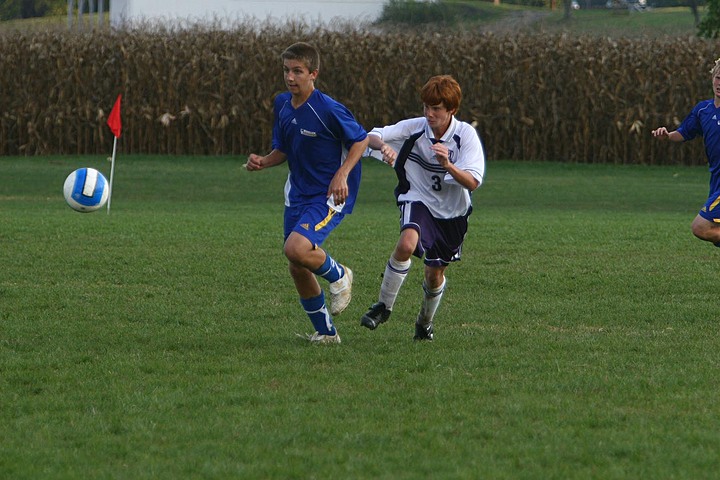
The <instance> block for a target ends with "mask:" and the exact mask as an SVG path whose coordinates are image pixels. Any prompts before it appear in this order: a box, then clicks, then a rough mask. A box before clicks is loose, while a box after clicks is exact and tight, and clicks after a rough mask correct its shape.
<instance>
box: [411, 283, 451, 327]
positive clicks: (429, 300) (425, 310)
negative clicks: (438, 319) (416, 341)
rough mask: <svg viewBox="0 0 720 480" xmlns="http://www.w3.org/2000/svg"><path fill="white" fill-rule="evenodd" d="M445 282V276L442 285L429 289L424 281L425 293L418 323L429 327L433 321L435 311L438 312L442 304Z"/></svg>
mask: <svg viewBox="0 0 720 480" xmlns="http://www.w3.org/2000/svg"><path fill="white" fill-rule="evenodd" d="M445 283H446V281H445V279H444V278H443V283H442V285H440V286H439V287H438V288H435V289H429V288H428V287H427V285H426V284H425V282H423V292H424V294H425V295H424V296H423V302H422V307H420V313H419V314H418V318H417V323H418V324H420V325H422V326H423V327H427V326H428V325H430V324H431V323H432V321H433V318H434V317H435V312H437V309H438V307H439V306H440V300H442V296H443V292H444V291H445Z"/></svg>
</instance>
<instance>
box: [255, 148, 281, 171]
mask: <svg viewBox="0 0 720 480" xmlns="http://www.w3.org/2000/svg"><path fill="white" fill-rule="evenodd" d="M286 159H287V156H286V155H285V154H284V153H283V152H281V151H280V150H277V149H275V150H273V151H272V152H270V153H268V154H267V155H265V156H264V157H263V156H260V155H256V154H254V153H251V154H250V155H248V161H247V163H246V164H245V168H246V169H247V170H249V171H251V172H252V171H256V170H262V169H263V168H270V167H274V166H276V165H280V164H281V163H283V162H284V161H285V160H286Z"/></svg>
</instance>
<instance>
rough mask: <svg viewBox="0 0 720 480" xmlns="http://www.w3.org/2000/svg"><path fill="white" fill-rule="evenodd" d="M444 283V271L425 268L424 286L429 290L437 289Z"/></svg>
mask: <svg viewBox="0 0 720 480" xmlns="http://www.w3.org/2000/svg"><path fill="white" fill-rule="evenodd" d="M443 282H445V275H444V270H440V269H437V268H426V269H425V285H427V287H428V288H430V289H433V290H434V289H437V288H440V287H442V285H443Z"/></svg>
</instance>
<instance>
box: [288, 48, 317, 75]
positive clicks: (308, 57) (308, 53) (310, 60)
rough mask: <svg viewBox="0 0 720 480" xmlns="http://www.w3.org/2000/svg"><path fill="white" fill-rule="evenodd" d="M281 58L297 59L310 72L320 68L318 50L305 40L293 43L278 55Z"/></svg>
mask: <svg viewBox="0 0 720 480" xmlns="http://www.w3.org/2000/svg"><path fill="white" fill-rule="evenodd" d="M280 57H281V58H282V59H283V60H299V61H301V62H303V63H304V64H305V66H306V67H307V68H308V70H309V71H310V72H314V71H315V70H320V52H318V51H317V49H316V48H315V47H313V46H312V45H310V44H309V43H305V42H298V43H293V44H292V45H290V46H289V47H287V48H286V49H285V51H284V52H283V53H282V55H280Z"/></svg>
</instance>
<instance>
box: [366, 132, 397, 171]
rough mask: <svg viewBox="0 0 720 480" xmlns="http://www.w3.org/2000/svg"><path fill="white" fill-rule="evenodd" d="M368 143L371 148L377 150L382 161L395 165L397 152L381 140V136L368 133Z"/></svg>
mask: <svg viewBox="0 0 720 480" xmlns="http://www.w3.org/2000/svg"><path fill="white" fill-rule="evenodd" d="M368 139H369V143H368V146H369V147H370V148H372V149H373V150H378V151H379V152H380V153H381V154H382V161H383V162H385V163H387V164H388V165H390V166H391V167H392V166H393V165H395V159H396V158H397V152H396V151H395V150H394V149H393V148H392V147H391V146H390V145H388V144H387V143H385V142H383V140H382V138H380V136H378V135H370V134H368Z"/></svg>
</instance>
